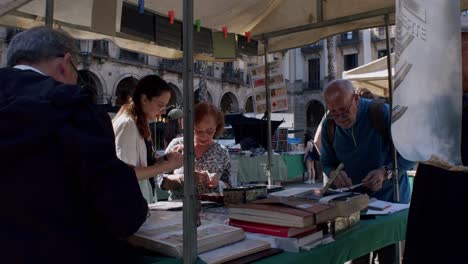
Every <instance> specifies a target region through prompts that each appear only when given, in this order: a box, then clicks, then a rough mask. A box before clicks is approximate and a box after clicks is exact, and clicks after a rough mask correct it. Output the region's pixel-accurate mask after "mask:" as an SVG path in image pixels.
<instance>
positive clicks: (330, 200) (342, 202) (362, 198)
mask: <svg viewBox="0 0 468 264" xmlns="http://www.w3.org/2000/svg"><path fill="white" fill-rule="evenodd" d="M301 198H305V199H309V200H313V201H318V202H319V203H321V204H326V205H334V206H336V209H335V213H336V214H335V215H336V217H347V216H349V215H351V214H353V213H355V212H359V211H362V210H364V209H366V208H367V205H368V203H369V196H367V195H366V194H361V193H355V192H339V193H334V194H330V195H327V196H325V197H321V198H320V199H319V200H317V197H316V196H315V195H310V194H309V195H307V194H306V195H303V196H301Z"/></svg>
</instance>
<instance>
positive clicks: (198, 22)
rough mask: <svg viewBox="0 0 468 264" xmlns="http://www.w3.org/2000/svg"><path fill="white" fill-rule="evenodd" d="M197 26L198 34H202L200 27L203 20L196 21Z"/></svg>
mask: <svg viewBox="0 0 468 264" xmlns="http://www.w3.org/2000/svg"><path fill="white" fill-rule="evenodd" d="M195 26H196V27H197V32H200V27H201V20H200V19H197V20H195Z"/></svg>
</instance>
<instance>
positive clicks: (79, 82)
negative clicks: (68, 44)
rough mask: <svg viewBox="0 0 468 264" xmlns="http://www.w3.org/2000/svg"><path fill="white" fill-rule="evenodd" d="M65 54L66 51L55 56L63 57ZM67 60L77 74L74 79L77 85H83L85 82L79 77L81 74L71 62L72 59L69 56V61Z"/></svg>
mask: <svg viewBox="0 0 468 264" xmlns="http://www.w3.org/2000/svg"><path fill="white" fill-rule="evenodd" d="M65 55H66V53H65V54H59V55H57V57H58V58H62V57H65ZM69 62H70V65H71V67H72V69H73V70H74V71H75V72H76V76H77V80H76V81H77V84H78V85H79V86H82V87H83V86H84V84H85V82H84V80H83V78H82V77H81V74H80V72H79V71H78V68H77V67H76V66H75V64H74V63H73V61H72V59H71V58H70V61H69Z"/></svg>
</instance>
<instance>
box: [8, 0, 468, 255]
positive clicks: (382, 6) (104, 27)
mask: <svg viewBox="0 0 468 264" xmlns="http://www.w3.org/2000/svg"><path fill="white" fill-rule="evenodd" d="M13 2H16V3H12V1H9V4H6V5H2V6H0V8H1V9H0V14H6V15H3V16H2V17H0V24H1V25H7V26H14V27H18V28H23V29H26V28H31V27H34V26H38V25H43V23H44V22H43V20H44V17H45V15H44V14H45V13H46V12H45V10H46V9H47V10H48V11H49V12H48V13H49V14H50V13H52V14H53V15H52V16H49V17H48V18H49V19H46V20H49V21H51V22H54V19H55V22H54V23H55V25H56V26H59V27H61V28H62V29H64V30H66V31H68V32H69V33H70V34H71V35H72V36H74V37H76V38H81V39H110V40H112V41H114V42H115V43H117V44H118V45H119V46H120V47H122V48H126V49H130V50H135V51H139V52H144V53H147V54H150V55H155V56H161V57H167V58H180V57H181V56H182V55H183V57H184V65H185V67H184V93H185V94H186V97H185V98H184V106H185V107H184V112H185V113H184V116H186V118H185V120H184V122H185V124H184V125H185V127H188V128H190V127H193V116H192V115H193V98H192V96H193V58H194V57H195V58H197V59H204V60H216V59H220V60H224V59H226V58H216V57H214V56H212V55H210V54H209V55H206V54H203V53H195V54H194V49H193V48H194V43H193V36H194V27H193V24H192V23H184V25H183V30H182V32H183V33H182V36H183V38H184V41H183V48H182V46H181V45H180V43H179V48H174V47H165V46H163V45H155V44H154V39H153V40H148V39H147V38H142V37H141V36H135V35H133V36H132V35H131V34H129V33H124V32H122V30H121V27H120V25H121V23H120V22H121V16H120V15H121V13H120V12H121V7H122V3H123V1H113V0H105V1H71V0H56V1H55V4H56V5H55V8H54V5H52V7H50V6H49V8H46V6H45V2H46V1H41V0H36V1H13ZM27 2H30V3H29V4H27V5H24V6H22V7H21V5H23V4H26V3H27ZM128 2H131V3H133V4H137V2H140V3H145V6H144V7H143V8H144V9H148V10H153V11H154V12H156V13H159V14H168V11H170V10H172V11H173V14H175V19H176V20H178V21H181V20H184V21H195V19H200V20H201V21H202V24H203V27H206V28H209V29H210V30H213V31H217V32H221V31H224V32H223V33H224V34H228V33H235V34H238V35H240V36H245V37H247V34H246V32H249V34H248V35H249V36H252V39H254V40H260V41H262V42H261V43H258V46H257V50H256V52H257V54H265V55H267V54H268V53H270V52H273V51H279V50H285V49H288V48H294V47H300V46H304V45H307V44H311V43H314V42H316V41H318V40H320V39H322V38H324V37H327V36H331V35H335V34H338V33H342V32H346V31H351V30H355V29H362V28H370V27H377V26H383V25H385V24H386V25H387V26H388V25H389V24H392V23H393V22H394V12H395V6H394V1H390V0H382V1H370V0H369V1H360V0H351V1H350V0H347V1H344V0H342V1H322V0H317V1H305V0H294V1H280V0H271V1H264V0H258V1H252V0H249V1H241V0H239V1H234V0H220V1H216V3H214V2H213V1H211V0H205V1H203V0H202V1H197V3H196V5H195V6H194V3H193V1H190V0H185V1H183V5H182V1H173V0H165V1H128ZM47 3H49V4H50V3H52V4H53V3H54V1H50V0H47ZM461 3H462V9H466V8H467V7H468V1H461ZM207 7H209V8H207ZM10 11H14V12H10ZM50 11H52V12H50ZM54 12H55V14H54ZM182 18H183V19H182ZM248 38H250V37H248ZM387 48H389V47H387ZM181 50H184V53H183V54H182V51H181ZM231 59H232V58H231ZM265 61H266V62H268V57H267V56H265ZM390 64H391V63H390V59H389V58H388V60H387V65H390ZM266 72H268V71H266ZM266 80H267V81H266V89H268V76H266ZM391 91H392V89H390V92H391ZM390 95H391V93H390ZM268 96H269V93H267V98H268ZM267 102H268V99H267ZM267 105H268V104H267ZM269 108H270V106H269V105H268V110H270V109H269ZM270 112H271V111H267V113H268V118H267V119H268V122H269V123H270V117H269V113H270ZM270 125H271V123H270ZM184 132H185V134H184V139H185V140H184V142H185V150H186V153H188V155H186V157H185V168H186V169H185V173H186V177H185V178H186V179H187V181H186V185H185V188H186V189H185V196H186V197H187V198H186V201H185V202H186V204H187V205H188V206H185V207H184V241H185V243H184V261H185V262H186V263H193V262H195V261H196V257H197V254H196V243H195V242H194V241H196V239H194V238H195V237H196V229H195V215H196V212H195V209H194V208H195V201H194V199H191V200H190V199H189V197H193V196H194V192H195V187H194V186H195V184H194V180H193V179H190V178H191V177H189V174H190V173H193V131H192V130H191V129H186V131H184ZM268 133H271V129H269V130H268ZM268 137H269V138H271V134H269V135H268ZM268 149H269V150H270V151H269V153H270V155H269V156H268V157H269V158H268V164H269V166H270V168H269V169H271V164H272V157H271V142H270V143H269V146H268ZM397 216H399V217H400V218H401V219H406V215H405V214H404V213H400V214H396V215H394V216H386V217H382V219H380V218H378V219H376V220H372V221H373V222H369V223H371V224H369V229H370V230H374V231H375V230H377V229H378V230H379V231H378V232H377V233H376V235H377V237H378V238H379V240H382V239H383V241H384V243H382V244H378V245H375V244H373V245H371V246H370V247H368V248H366V249H363V248H358V249H356V251H355V253H353V254H349V255H348V254H347V255H346V256H345V257H343V259H347V258H352V257H356V256H359V255H362V254H364V253H366V252H369V251H372V250H374V249H376V248H378V247H382V246H384V245H387V244H390V243H394V242H396V241H399V240H402V239H403V238H404V226H405V224H404V223H403V224H402V223H401V222H400V221H397V222H398V224H396V226H395V227H394V228H395V229H393V231H396V232H394V233H396V234H399V235H398V236H397V237H389V238H388V239H387V240H385V237H386V236H385V231H386V230H392V224H391V222H392V221H391V219H392V218H393V217H397ZM401 219H400V220H401ZM378 220H381V221H382V222H380V223H379V221H378ZM364 222H365V221H363V223H364ZM403 222H404V221H403ZM374 225H375V226H374ZM382 225H385V228H382ZM365 226H366V225H362V226H360V227H359V228H357V229H355V230H353V231H352V232H365V230H366V228H365ZM371 226H374V227H373V228H371ZM398 230H399V231H398ZM379 232H380V233H379ZM348 234H351V231H350V233H348ZM358 234H359V233H358ZM363 235H364V234H362V233H361V234H360V236H363ZM374 238H375V237H374ZM339 241H340V240H337V241H336V242H335V243H338V242H339ZM343 244H346V246H351V247H359V245H356V244H355V243H352V242H351V240H349V242H348V243H344V242H343ZM331 245H332V244H329V245H325V246H323V247H322V248H325V249H324V250H326V248H328V247H332V246H331ZM335 245H337V244H335ZM328 250H330V251H328ZM328 250H326V251H325V253H327V252H332V251H331V250H332V249H331V248H330V249H328ZM335 250H337V251H333V252H334V253H336V252H346V250H349V248H340V249H336V248H335ZM312 252H314V251H311V252H308V253H310V254H308V253H304V254H303V253H299V254H298V255H294V256H296V257H298V260H300V259H304V258H308V257H310V256H313V255H314V254H318V253H312ZM328 255H331V254H330V253H328ZM278 257H279V259H278V260H281V259H282V260H284V259H286V258H288V257H291V255H289V254H286V255H283V254H282V255H280V256H278ZM316 257H317V256H316ZM289 259H290V258H288V260H289ZM340 260H341V258H340ZM265 261H267V260H265Z"/></svg>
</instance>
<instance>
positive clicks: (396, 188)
mask: <svg viewBox="0 0 468 264" xmlns="http://www.w3.org/2000/svg"><path fill="white" fill-rule="evenodd" d="M384 19H385V44H386V46H387V75H388V78H387V79H388V94H389V103H390V117H391V116H392V114H393V80H392V79H393V77H392V56H391V54H392V52H391V47H390V30H389V27H390V25H389V24H390V21H389V16H388V14H386V15H385V16H384ZM390 151H391V153H392V158H393V172H392V175H393V178H392V181H393V200H394V201H395V202H397V203H399V202H400V177H399V174H398V156H397V151H396V148H395V146H394V145H393V141H392V142H391V146H390ZM395 260H396V261H397V263H401V243H400V242H398V243H397V244H396V248H395Z"/></svg>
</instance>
